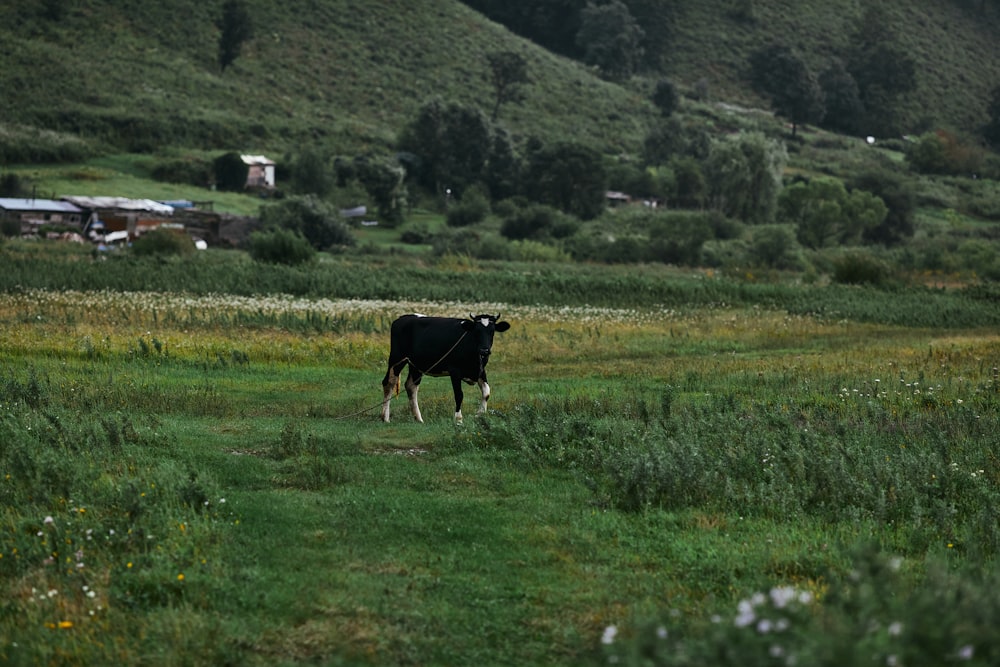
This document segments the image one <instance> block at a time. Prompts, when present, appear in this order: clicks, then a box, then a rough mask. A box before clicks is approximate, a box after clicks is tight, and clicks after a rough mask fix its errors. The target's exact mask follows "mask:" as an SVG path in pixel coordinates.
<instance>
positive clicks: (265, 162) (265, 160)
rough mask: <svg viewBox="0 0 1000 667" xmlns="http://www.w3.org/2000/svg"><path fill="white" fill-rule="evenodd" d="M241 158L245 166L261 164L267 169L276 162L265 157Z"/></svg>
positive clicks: (245, 156)
mask: <svg viewBox="0 0 1000 667" xmlns="http://www.w3.org/2000/svg"><path fill="white" fill-rule="evenodd" d="M240 158H241V159H242V160H243V163H244V164H259V165H263V166H265V167H266V166H271V165H273V164H274V160H272V159H270V158H268V157H265V156H263V155H241V156H240Z"/></svg>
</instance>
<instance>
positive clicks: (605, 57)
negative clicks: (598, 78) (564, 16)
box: [576, 0, 643, 78]
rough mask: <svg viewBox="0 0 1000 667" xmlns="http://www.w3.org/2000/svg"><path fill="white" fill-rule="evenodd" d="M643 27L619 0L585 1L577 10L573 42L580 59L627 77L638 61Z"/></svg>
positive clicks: (632, 72) (611, 75)
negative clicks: (577, 28)
mask: <svg viewBox="0 0 1000 667" xmlns="http://www.w3.org/2000/svg"><path fill="white" fill-rule="evenodd" d="M642 37H643V31H642V28H640V27H639V24H638V23H636V21H635V19H634V18H633V17H632V14H631V13H630V12H629V10H628V6H626V5H625V3H624V2H621V0H611V2H609V3H607V4H602V5H596V4H592V3H588V4H587V7H586V8H585V9H584V10H583V12H581V14H580V31H579V32H578V33H577V34H576V43H577V45H578V46H579V47H580V49H581V50H582V51H583V60H584V62H585V63H587V64H588V65H592V66H594V67H597V68H598V69H600V70H601V72H602V73H604V74H605V75H606V76H609V77H618V78H627V77H629V76H631V75H632V74H634V73H635V71H636V70H637V69H638V67H639V63H640V62H641V61H642V53H643V52H642Z"/></svg>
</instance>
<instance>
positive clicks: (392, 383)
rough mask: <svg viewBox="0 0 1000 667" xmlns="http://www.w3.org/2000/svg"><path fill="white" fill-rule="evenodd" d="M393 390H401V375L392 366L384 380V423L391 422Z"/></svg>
mask: <svg viewBox="0 0 1000 667" xmlns="http://www.w3.org/2000/svg"><path fill="white" fill-rule="evenodd" d="M393 389H396V390H397V391H398V390H399V375H398V374H397V373H396V371H395V369H394V368H393V367H392V366H389V370H388V371H386V374H385V377H384V378H383V379H382V421H384V422H388V421H389V402H390V401H391V400H392V391H393Z"/></svg>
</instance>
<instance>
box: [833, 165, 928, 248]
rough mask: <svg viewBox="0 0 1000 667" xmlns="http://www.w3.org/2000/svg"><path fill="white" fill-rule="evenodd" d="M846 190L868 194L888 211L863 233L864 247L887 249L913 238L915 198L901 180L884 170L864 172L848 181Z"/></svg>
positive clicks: (909, 188) (911, 190)
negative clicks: (877, 222)
mask: <svg viewBox="0 0 1000 667" xmlns="http://www.w3.org/2000/svg"><path fill="white" fill-rule="evenodd" d="M847 187H848V188H849V189H851V190H865V191H867V192H870V193H872V194H873V195H875V196H876V197H878V198H879V199H881V200H882V201H883V202H885V205H886V208H887V209H888V211H887V213H886V216H885V219H883V220H882V222H880V223H879V224H877V225H875V226H874V227H871V228H868V229H866V230H865V231H864V241H865V243H878V244H882V245H887V246H890V245H898V244H900V243H903V242H904V241H906V240H907V239H909V238H912V237H913V234H914V231H915V226H914V217H915V215H916V209H917V197H916V194H915V193H914V191H913V188H912V187H911V186H909V185H907V182H906V181H905V180H904V179H903V178H901V177H900V176H898V175H896V174H894V173H892V172H890V171H886V170H878V171H868V172H863V173H861V174H859V175H857V176H855V177H854V178H852V179H851V180H850V181H849V182H848V183H847Z"/></svg>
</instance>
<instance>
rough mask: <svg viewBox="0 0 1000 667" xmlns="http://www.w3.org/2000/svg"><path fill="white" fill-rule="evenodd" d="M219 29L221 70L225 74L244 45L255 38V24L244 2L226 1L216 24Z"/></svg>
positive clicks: (236, 0)
mask: <svg viewBox="0 0 1000 667" xmlns="http://www.w3.org/2000/svg"><path fill="white" fill-rule="evenodd" d="M216 27H218V28H219V30H220V31H221V34H220V35H219V68H220V69H221V71H223V72H225V71H226V68H227V67H229V66H230V65H232V64H233V61H235V60H236V59H237V58H238V57H239V56H240V50H241V49H242V48H243V43H244V42H246V41H247V40H248V39H250V38H251V37H253V22H252V21H251V19H250V12H249V11H248V10H247V6H246V3H245V2H243V0H226V2H225V3H223V5H222V17H221V18H220V19H219V20H218V21H217V22H216Z"/></svg>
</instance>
